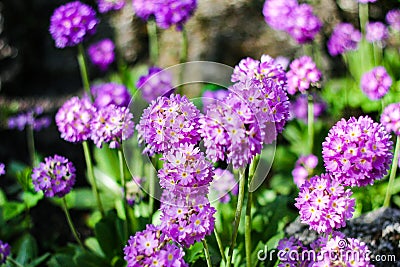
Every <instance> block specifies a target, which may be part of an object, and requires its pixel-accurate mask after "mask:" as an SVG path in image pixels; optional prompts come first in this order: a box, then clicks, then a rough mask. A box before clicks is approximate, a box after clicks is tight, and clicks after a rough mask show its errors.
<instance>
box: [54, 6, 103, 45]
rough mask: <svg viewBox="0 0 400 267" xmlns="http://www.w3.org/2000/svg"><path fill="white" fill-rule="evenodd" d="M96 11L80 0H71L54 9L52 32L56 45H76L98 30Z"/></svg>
mask: <svg viewBox="0 0 400 267" xmlns="http://www.w3.org/2000/svg"><path fill="white" fill-rule="evenodd" d="M98 23H99V21H98V19H97V18H96V12H95V11H94V10H93V8H91V7H90V6H88V5H86V4H83V3H81V2H79V1H74V2H69V3H67V4H65V5H62V6H60V7H58V8H57V9H56V10H54V13H53V15H52V16H51V19H50V29H49V30H50V34H51V36H52V37H53V39H54V41H55V44H56V47H58V48H65V47H67V46H76V45H77V44H80V43H81V42H83V40H84V39H85V38H86V37H87V36H90V35H93V34H94V33H95V31H96V26H97V24H98Z"/></svg>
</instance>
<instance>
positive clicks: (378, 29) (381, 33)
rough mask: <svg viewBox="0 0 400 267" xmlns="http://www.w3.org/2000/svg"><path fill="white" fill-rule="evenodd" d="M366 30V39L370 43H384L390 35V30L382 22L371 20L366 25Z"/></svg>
mask: <svg viewBox="0 0 400 267" xmlns="http://www.w3.org/2000/svg"><path fill="white" fill-rule="evenodd" d="M365 30H366V36H365V39H367V41H368V42H370V43H373V42H380V43H383V42H384V41H385V40H386V39H387V38H388V37H389V31H388V29H387V27H386V26H385V24H383V23H382V22H370V23H368V24H367V25H366V27H365Z"/></svg>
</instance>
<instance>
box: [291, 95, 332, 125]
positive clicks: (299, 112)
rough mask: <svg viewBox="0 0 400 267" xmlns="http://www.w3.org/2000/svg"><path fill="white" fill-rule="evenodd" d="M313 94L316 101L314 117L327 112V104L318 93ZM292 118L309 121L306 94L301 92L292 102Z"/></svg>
mask: <svg viewBox="0 0 400 267" xmlns="http://www.w3.org/2000/svg"><path fill="white" fill-rule="evenodd" d="M312 95H313V102H314V119H316V118H318V117H319V116H321V115H322V113H324V112H325V110H326V107H327V104H326V102H325V101H324V100H322V99H321V97H319V96H318V95H317V94H312ZM290 118H291V119H294V118H297V119H299V120H302V121H304V122H305V123H307V121H308V97H307V95H305V94H300V95H298V96H297V97H296V99H295V100H294V101H293V102H291V103H290Z"/></svg>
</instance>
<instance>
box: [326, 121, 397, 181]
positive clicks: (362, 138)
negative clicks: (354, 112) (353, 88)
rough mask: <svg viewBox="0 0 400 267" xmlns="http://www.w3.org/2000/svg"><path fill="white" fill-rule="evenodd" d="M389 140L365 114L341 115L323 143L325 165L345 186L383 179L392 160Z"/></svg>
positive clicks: (379, 126) (388, 136)
mask: <svg viewBox="0 0 400 267" xmlns="http://www.w3.org/2000/svg"><path fill="white" fill-rule="evenodd" d="M392 145H393V144H392V142H391V141H390V134H388V133H387V132H386V131H385V129H384V127H383V126H382V125H381V124H378V123H376V122H374V121H373V120H372V119H371V118H369V117H368V116H365V117H359V118H358V119H356V118H354V117H351V118H350V119H349V120H347V121H346V120H345V119H342V120H340V121H339V122H337V123H336V125H334V126H333V127H332V128H331V129H330V131H329V133H328V136H327V137H326V139H325V142H323V143H322V156H323V159H324V163H325V167H326V169H327V170H328V171H329V172H330V173H332V174H333V176H334V177H335V179H336V180H337V181H338V182H340V183H341V184H343V185H345V186H366V185H368V184H371V185H372V184H373V183H374V181H375V180H379V179H382V178H383V177H384V176H385V175H386V174H387V172H388V169H389V167H390V164H391V162H392V158H393V155H392V152H391V151H392Z"/></svg>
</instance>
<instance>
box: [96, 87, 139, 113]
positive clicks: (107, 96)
mask: <svg viewBox="0 0 400 267" xmlns="http://www.w3.org/2000/svg"><path fill="white" fill-rule="evenodd" d="M90 92H91V93H92V95H93V98H94V106H95V107H96V108H103V107H106V106H108V105H111V104H112V105H116V106H120V107H128V105H129V102H130V101H131V95H130V93H129V91H128V89H127V88H126V87H125V85H123V84H118V83H101V84H98V85H94V86H92V87H91V88H90Z"/></svg>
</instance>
